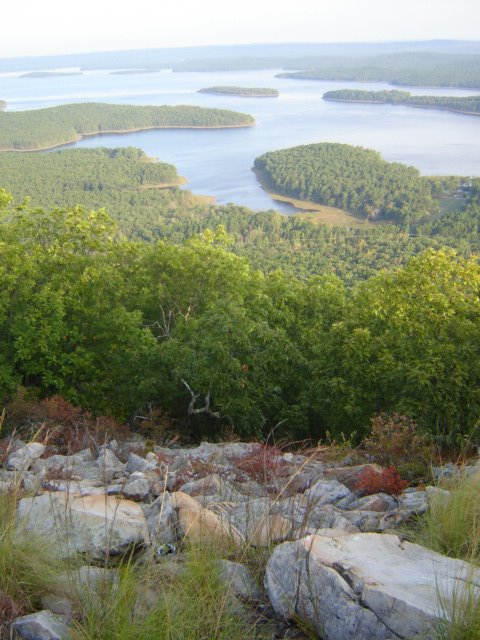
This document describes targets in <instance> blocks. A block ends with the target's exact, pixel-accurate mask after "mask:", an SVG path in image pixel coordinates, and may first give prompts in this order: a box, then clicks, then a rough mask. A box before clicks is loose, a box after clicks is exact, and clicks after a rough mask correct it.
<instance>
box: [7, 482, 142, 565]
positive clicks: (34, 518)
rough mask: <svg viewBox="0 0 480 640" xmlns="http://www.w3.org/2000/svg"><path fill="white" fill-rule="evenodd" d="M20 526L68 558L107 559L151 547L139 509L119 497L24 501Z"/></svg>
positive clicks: (58, 495)
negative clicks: (46, 539)
mask: <svg viewBox="0 0 480 640" xmlns="http://www.w3.org/2000/svg"><path fill="white" fill-rule="evenodd" d="M18 522H19V528H20V530H21V528H22V527H24V528H25V529H26V530H29V531H35V532H36V533H39V534H43V535H45V536H48V537H49V538H50V539H52V540H54V541H55V543H56V544H57V545H58V548H59V552H60V553H61V554H62V555H63V556H65V557H66V556H68V555H70V554H71V553H72V552H80V553H86V554H87V555H90V556H91V557H92V558H104V557H106V556H108V555H110V554H111V555H116V554H120V553H123V552H124V551H126V550H127V549H129V548H131V547H133V546H138V545H145V544H149V543H150V539H149V532H148V527H147V522H146V520H145V516H144V515H143V511H142V509H141V507H140V505H138V504H136V503H135V502H132V501H131V500H121V499H119V498H117V497H116V496H107V495H88V496H81V495H79V494H72V493H67V492H55V493H53V492H51V493H44V494H42V495H41V496H37V497H35V498H23V499H22V500H20V502H19V505H18Z"/></svg>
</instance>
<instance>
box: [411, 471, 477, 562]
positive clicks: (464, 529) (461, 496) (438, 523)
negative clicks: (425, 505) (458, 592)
mask: <svg viewBox="0 0 480 640" xmlns="http://www.w3.org/2000/svg"><path fill="white" fill-rule="evenodd" d="M449 490H450V491H449V493H448V494H444V493H439V494H438V495H434V496H433V497H432V498H431V501H430V509H429V511H428V512H427V513H426V514H424V515H423V516H421V517H420V518H419V519H418V521H417V523H416V527H415V529H414V530H413V532H412V535H413V539H414V541H415V542H418V543H419V544H422V545H423V546H425V547H428V548H430V549H433V550H434V551H438V552H439V553H442V554H444V555H447V556H450V557H452V558H461V559H462V560H467V561H468V562H473V563H475V564H480V473H477V474H476V475H474V476H470V477H466V478H465V477H463V476H461V477H460V478H459V479H457V480H455V481H453V484H451V485H450V486H449Z"/></svg>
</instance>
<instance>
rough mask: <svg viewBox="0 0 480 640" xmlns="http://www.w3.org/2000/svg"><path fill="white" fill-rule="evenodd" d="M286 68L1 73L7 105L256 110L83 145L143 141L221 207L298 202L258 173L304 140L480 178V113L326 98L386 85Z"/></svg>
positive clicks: (0, 87)
mask: <svg viewBox="0 0 480 640" xmlns="http://www.w3.org/2000/svg"><path fill="white" fill-rule="evenodd" d="M279 71H280V70H277V71H274V70H264V71H235V72H208V73H171V72H167V71H164V72H160V73H149V74H135V75H132V74H129V75H113V74H111V73H110V72H109V71H108V70H105V71H91V72H85V73H84V74H83V75H77V76H58V77H48V78H20V77H18V74H14V73H4V74H0V98H1V99H4V100H6V101H7V109H10V110H25V109H36V108H41V107H48V106H54V105H59V104H66V103H72V102H89V101H95V102H109V103H118V104H139V105H140V104H154V105H161V104H168V105H174V104H190V105H198V106H202V107H218V108H224V109H233V110H235V111H244V112H246V113H251V114H252V115H253V116H254V117H255V119H256V121H257V124H256V126H255V127H250V128H245V129H224V130H185V129H183V130H157V131H142V132H137V133H129V134H123V135H119V134H117V135H105V136H96V137H92V138H87V139H85V140H82V141H80V142H78V143H76V144H75V145H70V146H75V147H96V146H107V147H118V146H134V147H140V148H141V149H143V150H144V151H145V152H146V153H147V154H148V155H149V156H154V157H157V158H159V159H160V160H163V161H165V162H170V163H172V164H174V165H175V166H176V167H177V169H178V172H179V173H180V174H181V175H183V176H185V177H186V178H187V180H188V184H187V185H186V187H187V188H189V189H191V190H192V191H193V192H195V193H199V194H207V195H213V196H215V198H216V201H217V203H219V204H222V203H227V202H234V203H236V204H240V205H244V206H248V207H250V208H252V209H270V208H275V209H277V210H280V211H284V212H288V211H291V208H290V207H289V206H288V205H284V204H281V203H276V202H274V201H273V200H272V199H271V198H270V196H269V195H268V194H267V193H265V192H264V191H263V190H262V188H261V187H260V185H259V184H258V182H257V180H256V178H255V176H254V174H253V173H252V171H251V168H252V166H253V161H254V159H255V157H256V156H258V155H260V154H262V153H265V152H266V151H272V150H274V149H282V148H285V147H291V146H294V145H298V144H309V143H313V142H343V143H348V144H354V145H361V146H364V147H368V148H371V149H376V150H378V151H380V153H381V154H382V156H383V157H384V158H385V159H386V160H389V161H397V162H402V163H405V164H410V165H413V166H414V167H417V168H418V169H419V170H420V171H421V173H422V174H424V175H453V174H455V175H465V176H478V175H480V116H466V115H460V114H454V113H449V112H447V111H435V110H428V109H415V108H412V107H405V106H400V105H399V106H394V105H375V104H349V103H335V102H326V101H324V100H323V99H322V95H323V94H324V93H325V92H326V91H330V90H333V89H340V88H362V89H369V90H380V89H388V88H392V87H391V86H390V85H387V84H384V83H355V82H316V81H309V80H293V79H288V78H275V77H274V76H275V74H276V73H278V72H279ZM213 85H240V86H247V87H271V88H274V89H278V90H279V91H280V97H279V98H243V97H237V96H220V95H218V96H215V95H209V94H200V93H197V91H198V89H201V88H202V87H209V86H213ZM406 90H409V91H411V93H412V94H416V95H422V94H423V95H427V94H429V95H455V96H468V95H477V94H478V91H467V90H459V89H445V88H441V89H440V88H439V89H432V88H428V89H423V88H418V87H415V88H412V89H409V88H406Z"/></svg>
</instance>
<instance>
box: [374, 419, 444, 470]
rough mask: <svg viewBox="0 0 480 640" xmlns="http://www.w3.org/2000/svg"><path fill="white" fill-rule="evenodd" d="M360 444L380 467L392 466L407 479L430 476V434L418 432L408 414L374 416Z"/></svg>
mask: <svg viewBox="0 0 480 640" xmlns="http://www.w3.org/2000/svg"><path fill="white" fill-rule="evenodd" d="M362 447H363V449H364V450H365V452H366V454H367V455H368V456H369V459H370V460H371V461H372V462H377V463H378V464H380V465H382V466H383V467H391V466H395V467H396V468H397V469H398V472H399V474H400V475H401V476H402V477H404V478H407V479H408V480H409V481H410V482H412V481H420V480H424V479H425V478H426V477H428V475H429V471H430V466H431V462H432V457H433V445H432V440H431V437H430V436H429V435H428V434H426V433H422V432H420V431H419V429H418V426H417V424H416V422H414V421H413V420H412V419H411V418H409V417H408V416H403V415H400V414H399V413H393V414H391V415H388V414H386V413H381V414H378V415H376V416H374V417H373V418H372V420H371V429H370V434H369V435H368V436H367V437H366V438H364V440H363V442H362Z"/></svg>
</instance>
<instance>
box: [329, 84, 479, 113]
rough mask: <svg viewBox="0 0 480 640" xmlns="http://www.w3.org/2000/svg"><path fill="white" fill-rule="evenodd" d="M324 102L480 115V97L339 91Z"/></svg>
mask: <svg viewBox="0 0 480 640" xmlns="http://www.w3.org/2000/svg"><path fill="white" fill-rule="evenodd" d="M323 99H324V100H331V101H334V102H371V103H378V104H403V105H407V106H411V107H423V108H426V109H442V110H445V111H453V112H455V113H464V114H468V115H478V114H480V96H467V97H456V96H412V94H411V93H410V92H409V91H396V90H390V91H363V90H359V89H339V90H337V91H327V92H326V93H324V94H323Z"/></svg>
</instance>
